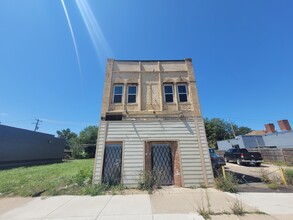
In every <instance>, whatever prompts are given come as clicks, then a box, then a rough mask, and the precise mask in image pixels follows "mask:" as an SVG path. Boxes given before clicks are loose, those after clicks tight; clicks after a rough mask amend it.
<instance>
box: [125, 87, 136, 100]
mask: <svg viewBox="0 0 293 220" xmlns="http://www.w3.org/2000/svg"><path fill="white" fill-rule="evenodd" d="M129 87H135V94H129ZM129 95H135V102H129V100H128V98H129ZM127 103H128V104H136V103H137V85H136V84H129V85H127Z"/></svg>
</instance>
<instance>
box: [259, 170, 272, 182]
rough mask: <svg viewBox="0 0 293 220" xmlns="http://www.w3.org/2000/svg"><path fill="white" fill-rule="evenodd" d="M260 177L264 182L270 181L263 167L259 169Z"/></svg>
mask: <svg viewBox="0 0 293 220" xmlns="http://www.w3.org/2000/svg"><path fill="white" fill-rule="evenodd" d="M260 178H261V181H262V182H264V183H269V182H270V179H269V175H268V172H267V171H266V170H264V169H261V170H260Z"/></svg>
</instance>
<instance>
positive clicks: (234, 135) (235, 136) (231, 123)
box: [229, 119, 236, 138]
mask: <svg viewBox="0 0 293 220" xmlns="http://www.w3.org/2000/svg"><path fill="white" fill-rule="evenodd" d="M229 122H230V125H231V128H232V132H233V135H234V138H236V134H235V131H234V127H233V124H232V122H231V119H229Z"/></svg>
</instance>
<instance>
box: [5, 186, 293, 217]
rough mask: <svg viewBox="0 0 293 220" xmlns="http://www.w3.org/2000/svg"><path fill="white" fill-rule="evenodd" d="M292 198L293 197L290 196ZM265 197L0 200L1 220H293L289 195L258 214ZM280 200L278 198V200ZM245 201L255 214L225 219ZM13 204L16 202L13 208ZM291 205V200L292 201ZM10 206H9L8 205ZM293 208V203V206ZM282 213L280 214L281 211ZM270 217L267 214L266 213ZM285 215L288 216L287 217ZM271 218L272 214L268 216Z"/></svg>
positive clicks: (177, 193)
mask: <svg viewBox="0 0 293 220" xmlns="http://www.w3.org/2000/svg"><path fill="white" fill-rule="evenodd" d="M289 195H292V194H289ZM269 196H270V195H267V197H265V196H264V194H262V195H248V193H245V194H240V195H239V196H237V198H236V197H235V195H232V194H228V193H223V192H221V191H218V190H215V189H185V188H170V187H169V188H163V189H161V190H159V191H156V192H154V193H153V194H152V195H148V194H133V195H115V196H111V195H106V196H95V197H90V196H56V197H47V198H34V199H32V198H22V199H23V200H22V199H20V198H17V199H16V198H4V199H0V207H4V205H5V204H6V209H2V210H1V209H0V220H4V219H5V220H6V219H10V220H28V219H34V220H40V219H42V220H70V219H72V220H79V219H84V220H94V219H97V220H116V219H122V220H124V219H125V220H126V219H127V220H128V219H129V220H132V219H133V220H140V219H141V220H165V219H166V220H167V219H168V220H173V219H174V220H175V219H182V220H197V219H198V220H199V219H201V220H202V219H203V217H202V216H200V215H199V214H198V211H199V210H200V209H202V210H203V209H205V210H209V211H210V212H213V213H216V215H211V217H212V219H247V220H248V219H267V220H269V219H276V218H274V217H277V219H289V218H288V217H291V219H293V207H292V205H291V206H290V205H288V204H287V202H286V201H283V203H282V200H284V199H285V198H287V197H286V195H283V196H282V194H280V193H278V195H274V197H273V198H274V201H277V200H278V199H280V198H281V199H280V202H278V203H272V204H273V205H272V206H275V205H277V207H278V208H277V207H275V208H274V210H275V211H274V212H273V213H272V214H273V215H274V217H273V216H270V215H263V214H259V213H258V210H260V211H264V208H265V207H266V210H267V209H268V210H267V211H270V210H272V209H273V207H272V209H270V208H269V207H270V204H267V205H264V207H262V206H261V205H258V203H262V200H268V198H269ZM278 196H279V197H278ZM239 199H240V200H241V201H243V207H244V209H245V211H247V212H249V213H254V214H246V215H245V216H242V217H238V216H235V215H231V214H229V215H226V214H227V213H231V207H232V206H233V204H235V202H236V201H238V200H239ZM13 201H15V203H14V205H15V207H13ZM290 201H291V200H290ZM9 204H10V205H9ZM291 204H292V202H291ZM278 210H280V211H278ZM267 213H268V212H267ZM284 213H285V215H284ZM269 214H270V213H269Z"/></svg>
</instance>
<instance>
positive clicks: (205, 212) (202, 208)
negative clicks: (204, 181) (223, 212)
mask: <svg viewBox="0 0 293 220" xmlns="http://www.w3.org/2000/svg"><path fill="white" fill-rule="evenodd" d="M205 197H206V201H207V208H206V207H205V205H204V198H203V196H202V197H201V205H200V206H199V208H198V210H197V212H198V213H199V214H200V215H201V216H202V217H203V218H204V219H211V216H210V215H211V214H214V213H213V212H212V211H211V203H210V197H209V195H208V192H207V191H205Z"/></svg>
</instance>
